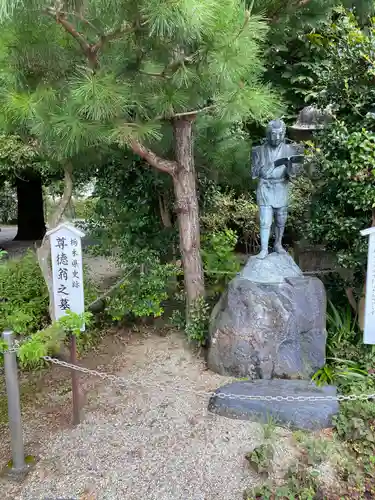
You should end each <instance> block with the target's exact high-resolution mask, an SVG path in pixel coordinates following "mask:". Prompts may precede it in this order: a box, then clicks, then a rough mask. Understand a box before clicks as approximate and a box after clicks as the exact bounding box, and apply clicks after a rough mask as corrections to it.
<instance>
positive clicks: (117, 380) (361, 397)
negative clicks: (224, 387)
mask: <svg viewBox="0 0 375 500" xmlns="http://www.w3.org/2000/svg"><path fill="white" fill-rule="evenodd" d="M43 359H44V360H45V361H48V362H49V363H53V364H55V365H59V366H62V367H64V368H69V369H70V370H76V371H78V372H81V373H84V374H86V375H93V376H95V377H99V378H100V379H102V380H109V381H110V382H111V383H114V384H116V385H120V386H127V387H129V386H131V385H134V384H140V385H142V386H143V387H148V388H151V389H152V388H155V389H160V388H161V387H160V384H157V383H155V381H153V382H148V381H147V380H145V379H142V380H140V381H130V380H129V379H126V378H124V377H119V376H117V375H113V374H110V373H105V372H99V371H97V370H90V369H89V368H84V367H82V366H78V365H73V364H71V363H68V362H66V361H61V360H59V359H57V358H51V357H50V356H44V357H43ZM171 389H173V390H174V391H176V392H185V393H190V394H195V395H197V396H201V397H209V398H211V397H216V398H219V399H234V400H241V401H246V400H251V401H270V402H271V401H276V402H293V401H300V402H304V401H311V402H313V401H339V402H342V401H368V400H371V399H375V394H350V395H347V396H345V395H343V394H339V395H337V396H328V395H327V396H264V395H261V394H259V395H255V394H254V395H251V396H250V395H246V394H223V393H217V392H214V391H197V390H194V389H186V388H181V387H178V386H173V387H171Z"/></svg>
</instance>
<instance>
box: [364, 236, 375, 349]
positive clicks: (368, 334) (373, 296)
mask: <svg viewBox="0 0 375 500" xmlns="http://www.w3.org/2000/svg"><path fill="white" fill-rule="evenodd" d="M361 235H362V236H369V244H368V258H367V278H366V302H365V324H364V337H363V342H364V344H371V345H375V227H370V228H369V229H365V230H364V231H361Z"/></svg>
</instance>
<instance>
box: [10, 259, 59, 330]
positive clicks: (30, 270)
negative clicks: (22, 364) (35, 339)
mask: <svg viewBox="0 0 375 500" xmlns="http://www.w3.org/2000/svg"><path fill="white" fill-rule="evenodd" d="M48 304H49V298H48V290H47V287H46V284H45V282H44V279H43V276H42V274H41V272H40V268H39V265H38V262H37V259H36V257H35V254H34V253H33V252H32V251H31V250H30V251H29V252H27V253H26V255H25V256H24V257H21V258H18V259H9V260H7V261H5V262H2V263H1V265H0V328H1V329H2V330H3V329H5V328H11V329H13V330H14V331H15V332H17V333H22V334H24V335H26V334H29V333H32V332H35V331H37V330H39V329H40V328H42V327H43V326H45V325H47V323H48Z"/></svg>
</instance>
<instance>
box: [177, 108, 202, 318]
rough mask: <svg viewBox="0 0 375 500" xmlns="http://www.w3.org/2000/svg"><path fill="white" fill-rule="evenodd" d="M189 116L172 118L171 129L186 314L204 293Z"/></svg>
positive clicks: (190, 118) (190, 119)
mask: <svg viewBox="0 0 375 500" xmlns="http://www.w3.org/2000/svg"><path fill="white" fill-rule="evenodd" d="M193 119H194V118H192V117H182V118H175V119H174V120H173V131H174V138H175V154H176V161H177V168H176V170H175V172H174V175H173V185H174V192H175V198H176V212H177V218H178V226H179V233H180V250H181V257H182V264H183V268H184V281H185V291H186V299H187V304H186V305H187V317H188V318H189V315H190V314H189V313H190V312H191V310H192V307H193V305H194V302H195V301H196V299H198V298H199V297H201V296H203V295H204V278H203V266H202V258H201V253H200V227H199V209H198V199H197V188H196V179H195V167H194V156H193V138H192V120H193Z"/></svg>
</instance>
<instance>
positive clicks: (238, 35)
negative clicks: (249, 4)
mask: <svg viewBox="0 0 375 500" xmlns="http://www.w3.org/2000/svg"><path fill="white" fill-rule="evenodd" d="M249 21H250V10H245V21H244V23H243V25H242V26H241V29H240V31H239V32H238V33H237V35H236V38H235V40H237V39H238V38H239V37H240V36H241V35H242V33H243V32H244V30H245V28H246V26H247V25H248V24H249Z"/></svg>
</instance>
